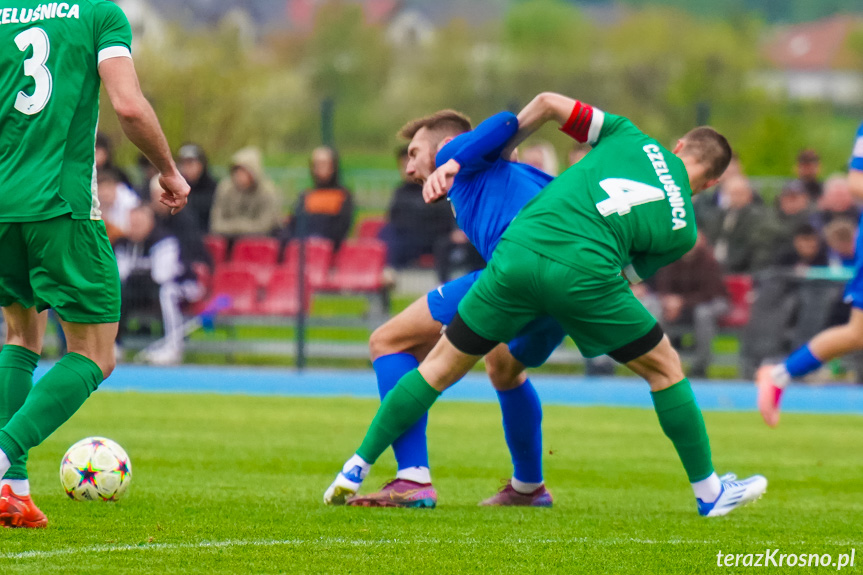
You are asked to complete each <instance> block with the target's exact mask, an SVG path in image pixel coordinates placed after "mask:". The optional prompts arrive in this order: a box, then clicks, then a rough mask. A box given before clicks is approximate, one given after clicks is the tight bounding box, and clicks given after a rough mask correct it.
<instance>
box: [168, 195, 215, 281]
mask: <svg viewBox="0 0 863 575" xmlns="http://www.w3.org/2000/svg"><path fill="white" fill-rule="evenodd" d="M187 210H188V207H187V208H186V209H184V210H182V211H180V212H177V213H176V214H174V215H173V216H171V215H166V216H160V215H159V214H156V226H157V229H158V228H161V229H162V230H163V231H164V232H165V233H167V234H169V235H172V236H174V237H175V238H177V240H178V241H179V242H180V252H181V254H182V257H183V261H184V262H186V264H192V263H197V262H200V263H203V264H206V265H207V266H209V267H210V268H212V267H213V259H212V258H211V257H210V253H209V252H208V251H207V248H206V247H205V246H204V234H203V233H202V232H201V228H200V227H199V222H198V219H197V218H196V217H195V214H194V213H192V212H189V211H187Z"/></svg>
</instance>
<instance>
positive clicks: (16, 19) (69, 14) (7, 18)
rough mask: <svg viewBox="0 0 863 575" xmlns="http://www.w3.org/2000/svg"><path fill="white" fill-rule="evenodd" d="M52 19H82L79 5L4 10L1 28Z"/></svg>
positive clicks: (1, 13)
mask: <svg viewBox="0 0 863 575" xmlns="http://www.w3.org/2000/svg"><path fill="white" fill-rule="evenodd" d="M50 18H66V19H69V18H75V19H78V20H80V19H81V8H80V7H79V5H78V4H67V3H66V2H60V3H59V4H39V5H38V6H37V7H36V9H35V10H34V9H33V8H20V9H19V8H3V9H2V10H0V26H2V25H3V24H29V23H31V22H39V21H40V20H48V19H50Z"/></svg>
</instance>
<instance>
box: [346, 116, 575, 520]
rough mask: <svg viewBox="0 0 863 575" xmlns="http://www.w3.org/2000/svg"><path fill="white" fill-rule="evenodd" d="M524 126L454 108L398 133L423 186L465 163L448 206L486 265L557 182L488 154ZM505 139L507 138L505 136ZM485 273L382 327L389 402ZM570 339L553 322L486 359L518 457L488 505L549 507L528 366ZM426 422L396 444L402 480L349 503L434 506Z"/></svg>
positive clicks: (376, 363)
mask: <svg viewBox="0 0 863 575" xmlns="http://www.w3.org/2000/svg"><path fill="white" fill-rule="evenodd" d="M517 127H518V125H517V122H516V118H515V116H514V115H513V114H509V113H500V114H497V115H496V116H493V117H491V118H489V119H488V120H486V121H485V122H483V123H481V124H480V125H479V126H477V128H476V129H475V130H472V131H471V124H470V121H469V120H468V119H467V118H466V117H465V116H463V115H462V114H459V113H458V112H454V111H452V110H443V111H440V112H437V113H436V114H433V115H431V116H427V117H424V118H420V119H417V120H414V121H412V122H410V123H408V124H407V125H405V127H404V128H402V130H401V131H400V132H399V135H400V136H401V137H403V138H405V139H409V140H410V145H409V146H408V155H409V161H408V165H407V174H408V175H409V176H410V177H412V178H414V179H416V180H418V181H420V182H423V181H425V179H426V178H427V177H428V176H429V175H430V174H431V172H433V171H434V169H435V167H436V166H439V165H442V164H443V163H446V162H447V161H448V160H450V159H452V158H456V159H457V160H459V161H460V163H461V164H462V165H463V166H464V169H463V171H462V173H461V174H459V177H458V178H456V180H455V184H454V185H453V187H452V189H451V190H450V191H449V194H448V200H449V202H450V203H451V204H452V208H453V212H454V213H455V216H456V220H457V222H458V225H459V227H460V228H461V229H462V230H464V232H465V233H466V234H467V236H468V238H469V239H470V240H471V242H472V243H473V244H474V246H476V248H477V249H478V250H479V252H480V254H482V256H483V257H484V258H485V259H489V258H490V257H491V254H492V252H493V251H494V248H495V246H496V245H497V243H498V241H499V240H500V237H501V235H503V232H504V231H505V230H506V228H507V226H508V225H509V223H510V221H512V219H513V218H514V217H515V214H516V213H517V212H518V211H519V210H520V209H521V208H522V207H523V206H524V205H525V204H526V203H527V202H528V201H530V200H531V199H532V198H533V197H534V196H535V195H536V194H537V193H539V191H540V190H541V189H542V188H543V187H544V186H545V185H546V184H547V183H548V182H550V181H551V179H552V178H551V176H549V175H547V174H545V173H543V172H541V171H539V170H536V169H535V168H532V167H530V166H527V165H524V164H518V163H514V162H508V161H505V160H502V159H501V158H500V155H501V150H502V146H501V145H499V146H494V147H492V148H488V149H486V148H484V147H483V146H484V145H485V142H486V141H487V140H488V138H489V136H492V137H493V138H494V139H496V140H497V141H502V142H505V141H506V140H508V139H509V137H510V136H512V135H513V134H514V133H515V131H516V129H517ZM498 134H502V135H503V136H499V135H498ZM479 274H480V272H474V273H471V274H468V275H466V276H464V277H462V278H459V279H457V280H454V281H451V282H449V283H446V284H444V285H442V286H440V287H439V288H437V289H436V290H433V291H431V292H429V294H428V295H427V296H426V297H422V298H420V299H418V300H417V301H415V302H414V303H412V304H411V305H410V306H409V307H408V308H407V309H405V310H404V311H403V312H402V313H400V314H398V315H397V316H395V317H393V318H392V319H390V320H389V321H388V322H387V323H385V324H384V325H383V326H381V327H380V328H378V329H377V330H376V331H375V332H374V333H373V334H372V337H371V340H370V342H369V347H370V352H371V356H372V362H373V363H372V365H373V367H374V370H375V373H376V375H377V380H378V390H379V391H380V395H381V399H383V398H384V396H386V394H387V393H388V392H389V391H390V390H391V389H392V388H393V387H394V386H395V384H396V383H397V382H398V380H399V379H400V378H401V377H402V376H404V375H405V374H406V373H408V372H410V371H411V370H413V369H416V367H417V366H418V365H419V363H420V362H421V361H422V360H423V359H424V358H425V356H426V355H427V354H428V352H429V351H430V350H431V349H432V347H434V345H435V343H437V341H438V339H439V338H440V335H441V332H442V328H443V326H446V325H448V324H449V323H450V321H452V319H453V317H454V316H455V313H456V310H457V309H458V304H459V302H460V301H461V300H462V298H463V297H464V295H465V294H466V293H467V291H468V290H469V289H470V287H471V286H472V285H473V284H474V282H475V281H476V279H477V277H478V276H479ZM563 337H564V333H563V330H562V328H561V327H560V326H559V325H558V324H557V322H555V321H554V320H552V319H551V318H544V319H539V320H537V321H535V322H533V323H532V324H530V325H528V326H527V327H526V328H525V329H524V330H523V331H522V333H520V334H519V336H518V337H517V338H516V339H514V340H513V341H512V342H510V343H509V345H504V344H502V345H499V346H498V347H497V348H495V349H494V350H493V351H492V352H491V353H490V354H488V356H486V369H487V371H488V375H489V378H490V379H491V382H492V385H493V386H494V388H495V389H496V390H497V394H498V398H499V400H500V405H501V411H502V412H503V426H504V435H505V438H506V442H507V445H508V447H509V450H510V452H511V454H512V461H513V466H514V473H513V478H512V480H511V481H509V482H508V483H507V485H506V486H505V487H504V488H503V489H502V490H501V491H500V492H499V493H497V494H496V495H494V496H493V497H491V498H489V499H487V500H485V501H483V502H482V504H484V505H521V506H538V507H547V506H550V505H551V504H552V499H551V494H550V493H549V492H548V490H547V489H546V488H545V485H544V484H543V476H542V431H541V424H542V409H541V407H540V402H539V397H538V396H537V393H536V390H535V389H534V388H533V385H531V383H530V380H528V379H527V374H526V373H525V367H526V366H527V367H536V366H539V365H541V364H542V363H544V362H545V360H546V359H548V356H549V355H551V353H552V352H553V351H554V349H555V348H556V347H557V346H558V345H560V343H561V341H562V340H563ZM427 420H428V417H427V416H426V417H423V418H422V419H421V420H420V421H418V422H417V423H416V424H415V425H414V426H413V427H411V428H410V429H409V430H408V431H407V432H405V433H404V434H403V435H401V436H400V437H399V439H397V440H396V441H395V442H394V443H393V446H392V447H393V451H394V453H395V456H396V462H397V464H398V472H397V474H396V478H395V479H394V480H392V481H390V482H389V483H387V484H386V485H385V486H384V487H383V488H382V489H381V490H380V491H378V492H377V493H372V494H370V495H366V496H356V497H353V498H351V499H349V500H348V501H347V504H348V505H355V506H368V507H434V506H435V504H436V502H437V493H436V492H435V490H434V488H433V487H432V484H431V476H430V473H429V463H428V448H427V443H426V422H427Z"/></svg>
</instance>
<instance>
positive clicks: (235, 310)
mask: <svg viewBox="0 0 863 575" xmlns="http://www.w3.org/2000/svg"><path fill="white" fill-rule="evenodd" d="M219 296H228V297H229V298H231V305H230V307H228V309H227V310H226V311H225V313H227V314H230V315H251V314H254V313H255V309H256V307H257V301H258V280H257V278H256V277H255V274H254V273H253V272H252V271H250V270H249V269H247V268H245V267H243V266H242V265H240V266H236V265H234V264H231V263H227V264H222V265H220V266H218V267H216V273H215V274H214V275H213V289H212V297H211V301H212V299H214V298H216V297H219Z"/></svg>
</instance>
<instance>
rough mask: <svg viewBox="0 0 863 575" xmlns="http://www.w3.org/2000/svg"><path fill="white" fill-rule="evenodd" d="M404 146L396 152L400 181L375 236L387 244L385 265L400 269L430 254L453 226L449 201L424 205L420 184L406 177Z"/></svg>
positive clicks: (405, 148) (406, 158)
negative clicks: (382, 224) (384, 221)
mask: <svg viewBox="0 0 863 575" xmlns="http://www.w3.org/2000/svg"><path fill="white" fill-rule="evenodd" d="M407 163H408V149H407V146H405V147H403V148H401V149H400V150H399V152H398V164H399V173H400V174H401V177H402V183H401V184H399V187H397V188H396V189H395V191H394V192H393V197H392V199H391V200H390V208H389V214H388V217H387V220H388V221H387V225H386V226H385V227H384V228H383V229H382V230H381V231H380V234H379V237H380V239H381V240H383V241H384V242H386V244H387V265H389V266H391V267H393V268H396V269H400V268H403V267H405V266H407V265H408V264H410V263H411V262H413V261H415V260H416V259H417V258H419V257H420V256H422V255H425V254H432V253H434V246H435V244H436V243H437V242H438V241H440V239H441V238H443V237H446V236H447V235H448V234H449V232H450V231H451V230H452V229H453V227H455V222H454V220H453V215H452V209H451V208H450V205H449V202H446V201H442V202H435V203H433V204H426V203H425V200H423V187H422V185H420V184H418V183H416V182H415V181H413V180H411V179H410V178H408V177H407V174H406V173H405V168H406V167H407Z"/></svg>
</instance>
